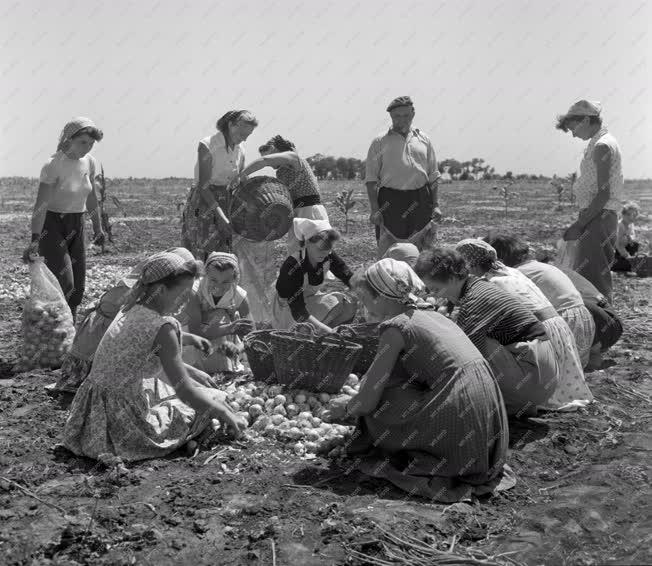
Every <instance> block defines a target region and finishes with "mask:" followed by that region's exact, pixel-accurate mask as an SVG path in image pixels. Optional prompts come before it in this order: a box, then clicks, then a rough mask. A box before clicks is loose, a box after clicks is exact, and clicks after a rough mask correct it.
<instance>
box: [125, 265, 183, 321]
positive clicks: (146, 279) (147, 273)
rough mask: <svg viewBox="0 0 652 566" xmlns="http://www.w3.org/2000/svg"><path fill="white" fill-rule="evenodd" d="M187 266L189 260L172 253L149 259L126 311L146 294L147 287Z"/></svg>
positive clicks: (132, 291) (127, 302) (133, 290)
mask: <svg viewBox="0 0 652 566" xmlns="http://www.w3.org/2000/svg"><path fill="white" fill-rule="evenodd" d="M193 260H194V258H193ZM187 264H188V260H186V259H184V258H183V257H181V256H180V255H178V254H176V253H172V252H158V253H155V254H154V255H152V256H150V257H149V258H147V260H145V263H144V264H143V268H142V270H141V272H140V277H139V278H138V281H137V282H136V284H135V285H134V286H133V288H132V289H131V293H130V294H129V298H128V299H127V300H126V302H125V306H124V310H125V311H127V310H129V309H130V308H131V307H133V306H134V305H135V304H136V302H137V301H138V299H140V298H141V297H142V295H143V293H144V292H145V289H146V287H147V285H152V284H153V283H156V282H157V281H161V280H162V279H165V278H166V277H168V276H169V275H172V274H173V273H176V272H177V271H179V270H180V269H181V268H183V267H184V266H185V265H187Z"/></svg>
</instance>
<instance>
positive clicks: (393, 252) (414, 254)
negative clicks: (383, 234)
mask: <svg viewBox="0 0 652 566" xmlns="http://www.w3.org/2000/svg"><path fill="white" fill-rule="evenodd" d="M383 257H391V258H392V259H395V260H396V261H404V262H405V263H407V264H408V265H409V266H410V267H414V264H415V263H416V262H417V258H418V257H419V248H417V247H416V246H415V245H414V244H410V243H409V242H400V243H396V244H394V245H392V246H390V247H389V249H388V250H387V251H386V252H385V255H384V256H383Z"/></svg>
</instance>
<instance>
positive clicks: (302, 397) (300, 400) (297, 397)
mask: <svg viewBox="0 0 652 566" xmlns="http://www.w3.org/2000/svg"><path fill="white" fill-rule="evenodd" d="M307 400H308V397H306V396H305V395H304V394H303V393H297V394H296V395H295V396H294V402H295V403H296V404H297V405H301V404H303V403H305V402H306V401H307Z"/></svg>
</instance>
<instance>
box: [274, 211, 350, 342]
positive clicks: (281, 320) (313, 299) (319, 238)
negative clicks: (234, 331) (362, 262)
mask: <svg viewBox="0 0 652 566" xmlns="http://www.w3.org/2000/svg"><path fill="white" fill-rule="evenodd" d="M293 229H294V233H295V235H296V237H297V239H298V241H299V244H300V249H299V251H298V252H297V253H296V254H293V255H290V256H289V257H288V258H287V259H286V260H285V262H284V263H283V265H282V266H281V269H280V272H279V276H278V279H277V281H276V296H275V297H274V302H273V305H272V311H273V319H272V325H273V327H274V328H280V329H287V328H290V327H292V326H293V325H294V324H295V323H296V322H309V323H310V324H312V325H313V326H314V327H315V329H316V330H317V332H318V333H321V334H324V333H330V332H332V331H333V327H335V326H338V325H340V324H345V323H347V322H351V321H352V320H353V318H354V317H355V313H356V311H357V308H358V303H357V301H356V300H355V298H354V297H351V296H350V295H348V294H346V293H342V292H339V291H332V292H325V291H324V290H323V288H322V287H323V285H324V283H325V281H326V279H327V275H328V274H329V272H332V274H333V275H334V276H335V277H337V278H338V279H339V280H340V281H342V282H343V283H344V284H345V285H346V286H347V287H349V286H350V284H349V282H350V280H351V277H352V275H353V273H352V272H351V270H350V269H349V268H348V266H347V265H346V263H344V261H343V260H342V258H340V256H338V255H337V254H336V253H335V250H334V249H333V248H334V244H335V242H336V241H337V240H338V239H339V237H340V235H339V233H338V232H337V230H334V229H333V227H332V226H331V225H330V223H329V222H328V221H327V220H311V219H309V218H295V219H294V221H293Z"/></svg>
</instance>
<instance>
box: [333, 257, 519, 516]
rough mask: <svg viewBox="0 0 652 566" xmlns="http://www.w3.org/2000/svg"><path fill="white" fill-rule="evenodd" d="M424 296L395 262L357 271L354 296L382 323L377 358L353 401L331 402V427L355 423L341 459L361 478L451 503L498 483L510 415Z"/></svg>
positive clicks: (484, 370) (482, 367)
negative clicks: (350, 459) (423, 303)
mask: <svg viewBox="0 0 652 566" xmlns="http://www.w3.org/2000/svg"><path fill="white" fill-rule="evenodd" d="M424 289H425V286H424V284H423V282H422V281H421V280H420V279H419V278H418V277H417V275H416V274H415V273H414V271H413V270H412V269H411V268H410V266H409V265H408V264H407V263H405V262H402V261H396V260H394V259H391V258H385V259H382V260H380V261H378V262H377V263H375V264H374V265H372V266H371V267H370V268H368V269H367V270H366V271H365V272H364V276H363V277H362V278H361V280H360V284H359V285H358V286H357V287H356V290H357V291H358V293H359V296H360V299H361V300H362V302H363V303H364V304H365V306H366V307H367V309H368V310H369V311H370V312H372V313H374V314H375V315H376V316H377V317H378V318H379V319H380V320H382V321H384V322H383V323H382V324H381V325H380V345H379V348H378V354H377V355H376V358H375V360H374V361H373V363H372V365H371V367H370V368H369V370H368V371H367V373H366V374H365V376H364V377H363V379H362V383H361V386H360V391H359V393H358V394H357V395H356V396H354V397H353V398H352V399H351V400H350V401H348V398H347V397H335V398H334V399H333V400H332V407H333V408H332V410H331V413H330V418H331V420H345V419H346V417H349V418H355V419H357V428H356V432H355V433H354V435H353V439H352V441H351V442H350V443H349V445H348V446H347V450H346V451H347V454H348V455H350V456H356V457H358V460H357V467H358V469H360V470H361V471H363V472H364V473H366V474H368V475H371V476H374V477H382V478H385V479H387V480H389V481H391V482H392V483H394V484H395V485H396V486H398V487H399V488H401V489H403V490H405V491H406V492H408V493H410V494H412V495H419V496H421V497H426V498H428V499H431V500H435V501H439V502H445V503H451V502H454V501H459V500H460V499H465V498H469V497H471V495H479V494H483V493H488V492H491V491H493V490H495V489H497V488H498V486H499V484H500V483H501V480H502V479H504V471H505V470H504V464H505V459H506V456H507V445H508V431H507V416H506V414H505V408H504V406H503V400H502V396H501V393H500V389H499V388H498V385H497V383H496V381H495V380H494V377H493V375H492V372H491V368H490V367H489V364H488V363H487V361H486V360H485V359H484V358H483V357H482V354H481V353H480V352H479V351H478V349H477V348H476V347H475V346H474V345H473V344H472V343H471V341H470V340H469V339H468V338H467V337H466V335H465V334H464V332H462V330H461V329H460V328H459V327H457V326H456V325H455V323H454V322H452V321H451V320H449V319H447V318H446V317H444V316H442V315H441V314H439V313H437V312H434V311H432V310H421V309H419V308H417V301H418V298H417V296H416V294H417V293H418V292H419V291H421V290H424ZM347 401H348V402H347ZM502 487H503V488H504V487H506V486H505V485H504V484H503V486H502Z"/></svg>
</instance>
